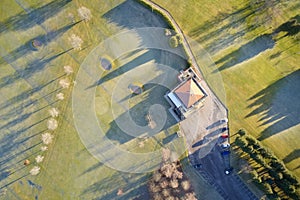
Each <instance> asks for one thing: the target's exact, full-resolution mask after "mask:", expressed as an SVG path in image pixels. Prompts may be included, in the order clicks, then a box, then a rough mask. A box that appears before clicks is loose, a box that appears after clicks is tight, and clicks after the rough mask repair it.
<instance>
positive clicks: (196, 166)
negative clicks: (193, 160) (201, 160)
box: [194, 164, 202, 169]
mask: <svg viewBox="0 0 300 200" xmlns="http://www.w3.org/2000/svg"><path fill="white" fill-rule="evenodd" d="M194 168H195V169H199V168H202V165H201V164H196V165H194Z"/></svg>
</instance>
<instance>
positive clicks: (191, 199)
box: [184, 192, 197, 200]
mask: <svg viewBox="0 0 300 200" xmlns="http://www.w3.org/2000/svg"><path fill="white" fill-rule="evenodd" d="M184 200H197V198H196V196H195V193H194V192H190V193H186V194H185V195H184Z"/></svg>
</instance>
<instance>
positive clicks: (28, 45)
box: [0, 21, 81, 64]
mask: <svg viewBox="0 0 300 200" xmlns="http://www.w3.org/2000/svg"><path fill="white" fill-rule="evenodd" d="M79 22H81V21H78V22H76V23H73V24H70V25H67V26H64V27H62V28H60V29H58V30H55V31H50V32H48V33H47V34H43V35H39V36H37V37H35V38H32V39H30V40H28V41H27V42H25V43H24V44H23V45H22V46H20V47H18V48H17V49H14V50H13V51H11V52H9V53H8V54H7V55H4V56H3V58H2V59H1V60H0V64H3V63H4V62H7V63H12V62H14V61H16V60H17V59H19V58H21V57H23V56H25V55H27V54H28V53H31V52H32V51H37V50H38V49H36V48H35V47H33V45H32V42H33V40H38V41H39V42H41V43H42V45H43V46H46V45H47V44H48V43H50V42H51V41H53V40H54V39H56V38H57V37H59V36H61V35H62V34H63V33H65V32H66V31H67V30H69V29H70V28H72V27H73V26H75V25H76V24H78V23H79ZM41 48H43V47H41Z"/></svg>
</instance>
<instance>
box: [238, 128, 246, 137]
mask: <svg viewBox="0 0 300 200" xmlns="http://www.w3.org/2000/svg"><path fill="white" fill-rule="evenodd" d="M238 134H239V135H240V136H244V135H246V131H245V130H244V129H240V130H239V131H238Z"/></svg>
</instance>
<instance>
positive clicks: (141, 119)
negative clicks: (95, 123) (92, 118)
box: [106, 85, 177, 144]
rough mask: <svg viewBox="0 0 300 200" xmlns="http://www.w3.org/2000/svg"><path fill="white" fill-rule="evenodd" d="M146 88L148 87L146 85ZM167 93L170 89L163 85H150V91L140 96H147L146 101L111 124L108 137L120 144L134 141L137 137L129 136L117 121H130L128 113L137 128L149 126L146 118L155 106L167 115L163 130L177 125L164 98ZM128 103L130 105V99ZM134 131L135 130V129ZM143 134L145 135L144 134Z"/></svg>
mask: <svg viewBox="0 0 300 200" xmlns="http://www.w3.org/2000/svg"><path fill="white" fill-rule="evenodd" d="M146 87H148V86H147V85H146ZM150 88H151V89H150ZM167 91H168V88H165V87H163V86H161V85H156V86H152V85H149V89H148V90H147V91H144V93H142V94H140V95H145V96H146V97H144V96H143V98H144V100H143V101H142V102H140V103H138V104H136V105H134V106H133V107H131V108H130V109H129V110H128V111H124V112H125V113H124V114H121V115H120V116H119V117H118V118H117V119H115V120H114V121H112V122H111V123H110V129H109V130H108V131H107V133H106V137H107V138H108V139H110V140H112V141H115V142H117V143H119V144H124V143H126V142H128V141H130V140H132V139H135V138H136V137H133V136H131V135H128V134H127V133H125V132H124V131H122V130H121V129H120V128H119V126H118V124H117V123H116V121H128V115H127V112H129V115H130V117H131V119H132V120H133V121H134V122H135V126H148V121H147V118H146V116H147V115H148V114H149V109H150V107H151V106H153V105H155V104H159V105H160V106H163V107H164V109H165V111H166V114H167V119H166V122H165V124H164V126H163V128H162V130H166V129H168V128H169V127H171V126H173V125H174V124H176V123H177V122H176V120H175V119H174V118H173V117H172V116H171V114H169V113H168V109H169V107H170V105H169V104H168V102H167V101H166V100H165V99H164V97H163V96H164V94H165V93H166V92H167ZM145 93H146V94H145ZM134 97H135V96H134ZM134 97H133V98H134ZM128 101H129V104H130V99H129V100H128ZM156 115H157V113H156ZM153 121H154V122H155V123H160V122H157V121H155V119H153ZM132 130H134V127H133V129H132ZM141 134H142V135H143V134H144V133H141Z"/></svg>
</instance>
